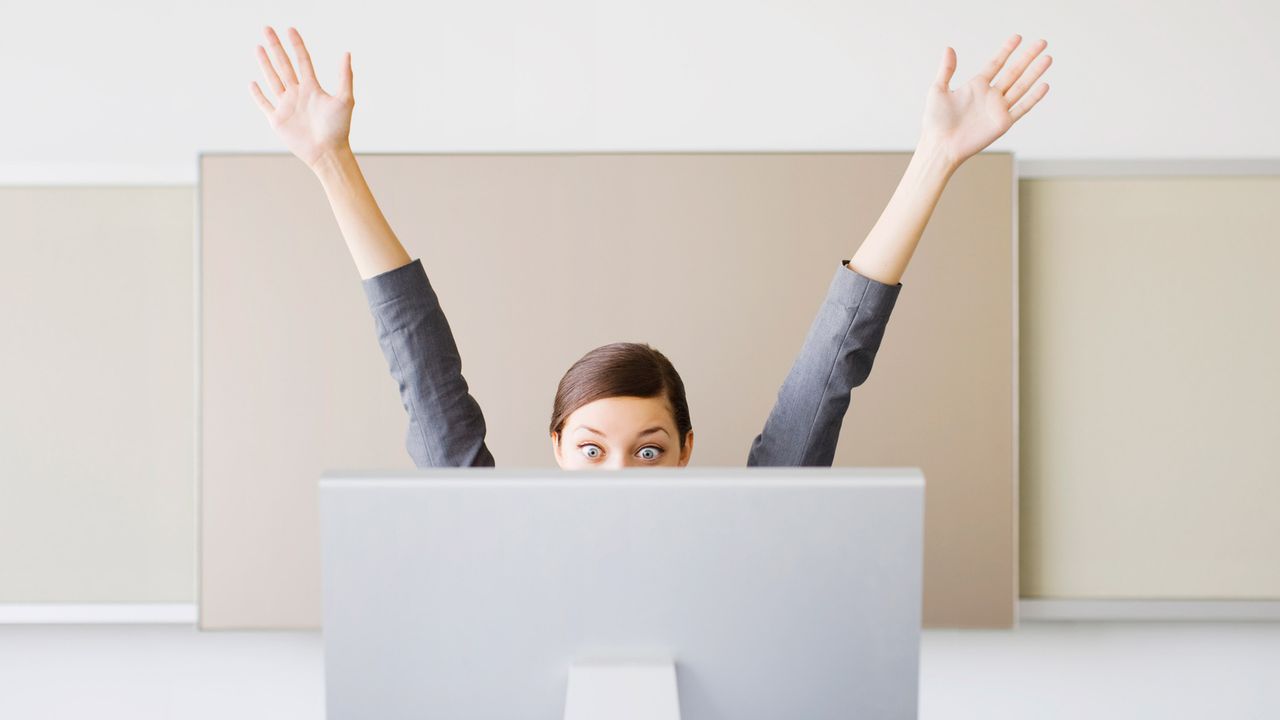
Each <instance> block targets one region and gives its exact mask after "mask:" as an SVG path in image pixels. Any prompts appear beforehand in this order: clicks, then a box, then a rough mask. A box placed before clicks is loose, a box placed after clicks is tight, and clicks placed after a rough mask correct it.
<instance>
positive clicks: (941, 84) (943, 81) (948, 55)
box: [934, 47, 956, 90]
mask: <svg viewBox="0 0 1280 720" xmlns="http://www.w3.org/2000/svg"><path fill="white" fill-rule="evenodd" d="M955 71H956V51H955V50H952V49H951V48H950V47H948V48H947V49H946V50H944V51H943V53H942V65H940V66H939V67H938V77H937V78H936V79H935V80H934V85H936V86H937V87H938V88H940V89H942V90H949V89H950V87H951V76H952V75H953V74H955Z"/></svg>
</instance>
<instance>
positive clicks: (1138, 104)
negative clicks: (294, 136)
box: [0, 0, 1280, 184]
mask: <svg viewBox="0 0 1280 720" xmlns="http://www.w3.org/2000/svg"><path fill="white" fill-rule="evenodd" d="M13 5H17V4H16V3H14V4H13ZM265 23H272V24H276V25H278V26H282V27H283V26H286V25H288V24H294V25H296V26H298V27H299V28H300V29H301V30H302V31H303V32H304V33H305V35H306V36H307V37H308V38H309V39H310V40H311V42H312V54H313V56H314V57H315V58H316V61H317V64H318V66H319V72H320V76H321V79H322V81H330V82H331V81H332V79H333V77H334V76H335V75H336V68H337V62H338V55H339V53H340V52H341V51H342V50H344V49H349V50H351V51H352V54H353V58H354V64H355V71H356V91H357V111H356V113H357V114H356V120H355V129H354V133H353V144H354V145H355V147H356V148H357V149H358V150H362V151H473V150H570V149H580V150H674V149H699V150H718V149H726V150H727V149H736V150H757V149H778V150H799V149H821V150H849V149H858V150H886V149H888V150H902V149H908V148H910V147H911V145H912V144H913V143H914V141H915V138H916V136H917V134H918V130H919V118H920V113H921V109H922V107H923V97H924V94H925V91H926V89H927V87H928V84H929V82H930V81H931V80H932V79H933V77H934V74H935V71H936V67H937V64H938V61H939V59H940V57H941V54H942V50H943V48H944V47H945V46H946V45H948V44H950V45H951V46H952V47H954V48H956V52H957V54H958V57H959V68H958V70H957V73H956V78H957V79H967V78H968V77H970V76H971V75H973V74H974V73H975V72H976V71H977V70H978V69H980V67H981V65H982V63H983V62H985V61H986V60H987V59H988V58H989V56H990V55H991V54H992V53H993V52H994V51H995V50H996V49H997V48H998V46H999V45H1000V43H1001V41H1002V40H1004V38H1005V37H1006V36H1007V35H1008V34H1010V33H1013V32H1018V33H1021V34H1022V35H1023V36H1024V38H1025V40H1024V44H1028V43H1030V42H1031V41H1033V40H1035V39H1036V38H1039V37H1045V38H1047V39H1048V40H1049V50H1048V52H1049V54H1051V55H1053V56H1054V60H1055V62H1054V66H1053V67H1051V68H1050V70H1049V71H1048V73H1047V74H1046V75H1045V80H1047V81H1048V82H1049V84H1050V86H1051V88H1052V90H1051V91H1050V93H1049V95H1048V96H1047V97H1046V98H1045V99H1044V100H1043V101H1042V102H1041V104H1040V105H1039V106H1038V107H1037V108H1036V110H1035V111H1034V112H1033V113H1032V115H1030V116H1028V117H1027V118H1026V119H1024V120H1023V121H1021V122H1020V123H1019V125H1018V126H1017V127H1016V128H1015V129H1014V130H1013V131H1012V132H1011V133H1010V134H1009V135H1008V136H1006V137H1005V138H1003V139H1001V140H1000V141H999V142H997V143H996V144H995V145H994V146H993V149H995V150H1012V151H1014V152H1016V153H1018V154H1019V156H1020V157H1022V158H1024V159H1027V158H1030V159H1044V158H1088V157H1106V158H1115V157H1125V158H1139V157H1141V158H1147V157H1241V156H1249V157H1257V156H1267V157H1276V156H1280V134H1277V133H1276V132H1275V118H1276V117H1277V115H1278V114H1280V95H1277V93H1276V92H1275V91H1276V89H1277V81H1276V77H1277V76H1280V46H1278V45H1277V44H1276V43H1275V42H1274V31H1275V28H1277V27H1280V3H1276V2H1274V0H1225V1H1224V2H1221V3H1176V4H1175V3H1167V2H1159V1H1158V0H1126V1H1125V2H1114V1H1112V0H1080V1H1078V2H1072V3H1067V2H1061V1H1060V2H1056V3H1024V2H1017V1H1016V0H970V1H969V2H964V3H955V2H941V1H940V0H932V1H924V0H904V1H903V2H898V3H886V2H848V1H838V0H754V1H751V0H733V1H730V0H648V1H646V2H617V1H616V0H614V1H609V2H591V1H590V0H542V1H540V2H537V3H527V2H516V1H515V0H505V1H504V0H475V1H473V2H466V3H463V2H439V1H437V2H413V3H410V2H388V1H387V0H364V1H362V2H358V3H339V2H335V1H334V0H316V1H310V0H309V1H308V2H301V1H298V0H265V1H259V2H253V3H250V2H235V1H232V2H222V3H195V2H190V1H188V2H175V0H131V1H125V2H110V3H104V2H96V1H94V0H70V1H64V2H50V3H34V2H25V3H21V5H20V7H18V8H17V12H16V13H15V12H13V11H12V10H11V9H9V8H6V11H5V13H4V21H3V22H2V23H0V67H3V68H5V82H4V91H3V93H2V94H0V183H11V184H25V183H46V182H47V183H61V182H90V183H114V182H180V183H190V182H194V180H195V177H196V162H195V156H196V153H197V152H200V151H202V150H203V151H209V150H238V151H244V150H270V151H275V150H280V149H281V147H280V145H279V143H278V142H276V140H275V139H274V137H273V136H272V134H271V132H270V130H269V128H268V127H267V125H266V123H265V122H264V121H263V119H262V118H261V116H260V115H259V112H258V110H257V108H256V107H255V106H254V104H253V103H252V102H251V101H250V99H249V95H248V92H247V85H248V82H249V81H250V80H252V79H257V77H258V68H257V64H256V61H255V59H254V56H253V52H252V50H253V46H254V44H255V43H257V42H258V40H259V38H260V26H261V25H263V24H265Z"/></svg>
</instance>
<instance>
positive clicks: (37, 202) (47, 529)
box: [0, 187, 195, 604]
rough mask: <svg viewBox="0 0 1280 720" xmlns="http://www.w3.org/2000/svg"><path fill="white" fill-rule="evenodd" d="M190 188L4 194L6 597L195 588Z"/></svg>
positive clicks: (1, 421) (50, 599)
mask: <svg viewBox="0 0 1280 720" xmlns="http://www.w3.org/2000/svg"><path fill="white" fill-rule="evenodd" d="M194 199H195V193H194V191H193V188H191V187H178V188H3V189H0V238H3V242H0V314H2V315H3V320H0V327H2V328H3V333H0V358H3V361H2V364H0V603H18V604H24V603H73V604H74V603H175V602H180V603H189V602H192V601H194V599H195V589H194V561H193V558H194V556H195V503H194V499H195V497H194V496H195V486H194V468H195V462H194V460H195V458H194V437H195V435H194V426H193V425H194V393H193V381H194V372H193V350H194V339H195V338H194V336H195V328H194V319H193V315H192V312H193V305H194V292H193V290H194V285H193V282H194V280H193V273H192V263H193V253H192V236H193V234H194V213H193V207H194Z"/></svg>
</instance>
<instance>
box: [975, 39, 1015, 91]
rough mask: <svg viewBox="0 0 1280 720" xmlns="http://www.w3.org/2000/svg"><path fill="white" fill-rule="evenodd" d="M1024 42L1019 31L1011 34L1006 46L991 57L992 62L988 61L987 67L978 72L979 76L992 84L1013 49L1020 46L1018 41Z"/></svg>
mask: <svg viewBox="0 0 1280 720" xmlns="http://www.w3.org/2000/svg"><path fill="white" fill-rule="evenodd" d="M1020 42H1022V36H1021V35H1018V34H1017V33H1015V34H1013V35H1010V36H1009V39H1008V40H1005V41H1004V46H1003V47H1001V48H1000V51H999V52H997V53H996V55H995V57H993V58H991V62H989V63H987V67H986V69H984V70H983V71H982V72H980V73H978V77H980V78H982V79H983V80H985V81H986V82H987V84H988V85H990V84H991V80H992V79H993V78H995V76H996V73H998V72H1000V68H1002V67H1004V64H1005V61H1007V60H1008V59H1009V54H1010V53H1012V52H1013V49H1014V48H1016V47H1018V43H1020Z"/></svg>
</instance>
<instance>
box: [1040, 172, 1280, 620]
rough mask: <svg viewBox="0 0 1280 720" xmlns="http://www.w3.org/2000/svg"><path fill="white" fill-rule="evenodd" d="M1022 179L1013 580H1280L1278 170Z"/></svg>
mask: <svg viewBox="0 0 1280 720" xmlns="http://www.w3.org/2000/svg"><path fill="white" fill-rule="evenodd" d="M1020 188H1021V189H1020V197H1021V201H1020V209H1019V212H1020V222H1021V226H1022V227H1021V236H1022V255H1021V263H1020V264H1021V271H1020V272H1021V297H1022V332H1021V345H1022V370H1021V372H1022V388H1023V392H1022V438H1023V446H1022V456H1021V462H1022V491H1023V494H1022V500H1021V505H1022V531H1021V534H1022V538H1023V540H1022V594H1023V595H1024V596H1026V597H1032V598H1063V599H1125V600H1128V599H1160V600H1173V599H1195V600H1215V599H1225V600H1240V599H1280V520H1277V509H1280V443H1278V442H1277V441H1280V413H1278V412H1277V407H1280V373H1278V372H1277V369H1278V368H1280V292H1278V291H1277V285H1276V276H1277V275H1276V271H1277V268H1280V231H1278V230H1277V228H1280V176H1275V175H1271V176H1254V177H1245V176H1239V177H1230V176H1224V177H1212V176H1209V177H1203V176H1202V177H1185V176H1184V177H1178V176H1149V177H1057V178H1044V179H1035V180H1023V181H1022V182H1021V183H1020Z"/></svg>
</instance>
